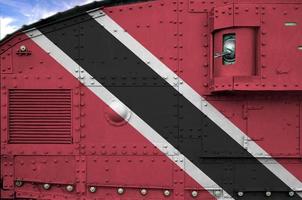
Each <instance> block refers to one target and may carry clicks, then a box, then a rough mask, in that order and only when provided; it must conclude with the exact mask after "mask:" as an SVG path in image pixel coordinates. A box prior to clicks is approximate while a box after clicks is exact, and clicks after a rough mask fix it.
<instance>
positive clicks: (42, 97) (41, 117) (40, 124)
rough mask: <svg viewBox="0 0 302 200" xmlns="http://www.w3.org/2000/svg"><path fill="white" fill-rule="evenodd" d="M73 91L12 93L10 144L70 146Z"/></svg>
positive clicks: (25, 90) (54, 90)
mask: <svg viewBox="0 0 302 200" xmlns="http://www.w3.org/2000/svg"><path fill="white" fill-rule="evenodd" d="M71 107H72V105H71V90H67V89H63V90H61V89H45V90H44V89H14V90H9V142H10V143H15V144H26V143H30V144H69V143H71V142H72V137H71Z"/></svg>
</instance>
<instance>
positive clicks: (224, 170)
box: [40, 15, 301, 200]
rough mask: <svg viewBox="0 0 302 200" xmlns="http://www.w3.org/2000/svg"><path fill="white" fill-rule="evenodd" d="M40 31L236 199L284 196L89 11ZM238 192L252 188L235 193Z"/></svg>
mask: <svg viewBox="0 0 302 200" xmlns="http://www.w3.org/2000/svg"><path fill="white" fill-rule="evenodd" d="M79 20H80V21H82V22H81V23H79ZM63 23H64V24H63ZM40 31H41V32H43V33H44V34H45V35H46V36H47V37H48V38H49V39H50V40H51V41H53V42H54V43H55V44H56V45H58V46H59V48H61V49H62V50H63V51H64V52H65V53H66V54H67V55H69V56H70V57H71V58H73V59H75V61H76V62H78V63H79V64H80V65H81V66H82V67H83V68H85V70H86V71H88V72H89V73H90V74H91V75H92V76H93V77H95V78H96V79H97V80H98V81H99V82H101V83H102V84H103V85H104V86H106V87H107V89H108V90H109V91H110V92H111V93H113V94H114V95H115V96H116V97H117V98H119V99H120V100H121V101H122V102H124V103H125V104H126V105H127V106H129V107H130V108H131V109H132V110H133V111H134V112H135V113H136V114H137V115H138V116H140V117H141V118H142V119H143V120H144V121H145V122H147V123H148V124H149V125H150V126H151V127H152V128H154V129H155V130H156V131H157V132H158V133H159V134H161V135H162V136H163V137H164V138H166V139H167V140H168V141H169V142H170V143H171V144H172V145H173V146H175V147H177V148H178V149H179V150H180V151H181V153H183V154H184V155H185V156H186V157H187V158H189V159H190V160H191V161H192V162H193V163H194V164H195V165H197V166H198V167H199V168H200V169H201V170H202V171H204V172H205V173H206V174H207V175H208V176H209V177H210V178H211V179H212V180H214V181H215V182H216V183H217V184H219V185H220V186H221V187H223V189H224V190H226V191H227V192H228V193H229V194H231V195H233V196H234V198H235V199H237V198H238V199H254V200H255V199H257V200H258V199H266V198H265V194H264V192H265V191H273V195H272V196H271V197H270V198H271V199H278V200H279V199H280V200H281V199H282V200H283V199H287V198H289V197H288V196H287V192H288V191H290V189H289V188H288V187H287V186H286V185H285V184H284V183H283V182H282V181H281V180H280V179H279V178H278V177H276V176H275V175H274V174H272V173H271V172H270V171H269V170H268V169H267V168H266V167H265V166H263V165H262V164H261V163H260V162H259V161H258V160H257V159H255V158H254V157H253V156H252V155H250V154H249V153H248V152H247V151H246V150H244V149H243V148H242V147H241V146H240V145H239V144H238V143H236V142H235V141H234V140H233V139H232V138H231V137H229V136H228V135H227V134H226V133H225V132H224V131H223V130H222V129H221V128H220V127H218V126H217V125H216V124H215V123H213V122H212V121H211V120H209V119H208V118H207V117H206V116H205V115H204V114H203V113H201V112H200V111H199V110H198V109H197V108H196V107H194V106H193V105H192V104H191V103H190V102H189V101H188V100H187V99H185V98H184V97H183V96H182V95H179V94H178V92H177V91H176V90H175V89H174V88H173V87H171V86H170V85H167V84H166V82H165V81H164V80H163V79H162V78H161V77H159V76H158V75H157V74H156V73H155V72H154V71H153V70H151V69H150V68H149V67H148V66H147V65H145V64H144V63H143V62H142V61H141V60H140V59H139V58H137V57H136V56H135V55H134V54H133V53H132V52H131V51H130V50H129V49H128V48H126V47H125V46H124V45H123V44H121V43H120V42H119V41H118V40H116V39H115V38H114V37H113V36H112V35H111V34H110V33H108V32H107V31H106V30H105V29H104V28H103V27H102V26H100V25H99V24H98V23H97V22H96V21H95V20H93V19H91V18H90V16H88V15H87V16H84V17H83V16H81V19H76V18H75V19H72V20H71V19H70V20H69V21H66V22H62V23H59V24H53V25H50V26H46V27H43V28H41V29H40ZM62 35H66V36H70V37H71V38H70V39H69V37H67V38H66V37H65V38H63V37H62ZM74 36H75V37H77V38H78V40H77V41H76V40H74V39H73V37H74ZM75 49H76V50H78V52H79V57H78V54H76V53H74V51H75ZM205 147H206V148H205ZM237 191H253V192H250V193H247V194H246V195H244V196H243V197H240V198H239V197H237V196H236V192H237ZM274 191H278V192H275V193H274ZM290 199H301V198H300V197H298V196H297V195H295V196H294V197H291V198H290Z"/></svg>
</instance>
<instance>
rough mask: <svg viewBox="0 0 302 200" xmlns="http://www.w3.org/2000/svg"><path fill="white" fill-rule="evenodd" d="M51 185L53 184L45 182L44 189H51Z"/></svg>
mask: <svg viewBox="0 0 302 200" xmlns="http://www.w3.org/2000/svg"><path fill="white" fill-rule="evenodd" d="M50 187H51V186H50V184H48V183H44V184H43V189H44V190H49V189H50Z"/></svg>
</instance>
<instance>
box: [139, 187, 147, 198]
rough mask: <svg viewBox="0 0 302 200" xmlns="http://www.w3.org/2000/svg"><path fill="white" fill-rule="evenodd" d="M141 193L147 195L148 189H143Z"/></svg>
mask: <svg viewBox="0 0 302 200" xmlns="http://www.w3.org/2000/svg"><path fill="white" fill-rule="evenodd" d="M140 192H141V195H143V196H145V195H147V193H148V191H147V190H146V189H141V191H140Z"/></svg>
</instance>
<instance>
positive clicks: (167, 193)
mask: <svg viewBox="0 0 302 200" xmlns="http://www.w3.org/2000/svg"><path fill="white" fill-rule="evenodd" d="M96 190H97V188H96V187H95V186H90V187H89V192H91V193H95V192H96ZM195 192H196V191H195ZM117 193H118V194H119V195H122V194H124V193H125V189H124V188H118V189H117ZM140 194H141V195H143V196H145V195H147V194H148V190H147V189H141V190H140ZM163 194H164V195H165V196H170V194H171V192H170V190H164V191H163ZM192 195H193V194H192ZM196 196H197V192H196Z"/></svg>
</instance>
